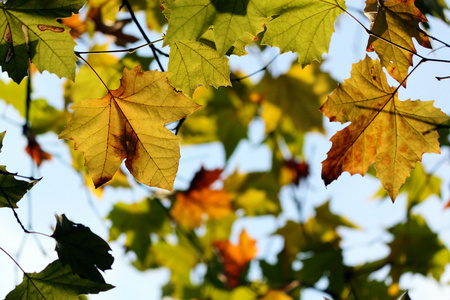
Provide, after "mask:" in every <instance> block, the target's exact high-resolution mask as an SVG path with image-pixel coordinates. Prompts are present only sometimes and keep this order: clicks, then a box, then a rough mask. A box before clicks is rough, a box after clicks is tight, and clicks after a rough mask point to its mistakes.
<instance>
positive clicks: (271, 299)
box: [260, 290, 293, 300]
mask: <svg viewBox="0 0 450 300" xmlns="http://www.w3.org/2000/svg"><path fill="white" fill-rule="evenodd" d="M260 300H293V298H292V297H291V296H289V295H288V294H286V293H285V292H284V291H281V290H270V291H269V292H268V293H267V294H265V295H264V297H262V298H260Z"/></svg>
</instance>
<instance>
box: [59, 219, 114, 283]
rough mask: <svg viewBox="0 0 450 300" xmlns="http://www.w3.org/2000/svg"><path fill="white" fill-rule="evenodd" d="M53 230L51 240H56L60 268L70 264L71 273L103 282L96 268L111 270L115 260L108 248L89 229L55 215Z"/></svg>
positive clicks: (105, 243) (106, 244)
mask: <svg viewBox="0 0 450 300" xmlns="http://www.w3.org/2000/svg"><path fill="white" fill-rule="evenodd" d="M56 221H57V222H56V228H55V231H54V232H53V234H52V237H53V238H54V239H55V240H56V252H58V257H59V260H60V261H61V264H62V265H64V266H65V265H67V264H68V265H70V268H71V269H72V271H73V273H75V274H78V275H80V276H81V277H82V278H87V279H89V280H91V281H95V282H100V283H105V280H104V279H103V276H102V275H101V274H100V272H99V271H98V269H100V270H102V271H105V270H107V269H111V265H112V263H113V261H114V257H112V255H111V254H110V253H109V251H111V248H110V247H109V245H108V243H107V242H105V241H104V240H103V239H102V238H100V237H99V236H98V235H96V234H94V233H93V232H92V231H91V230H90V229H89V227H86V226H84V225H83V224H77V223H73V222H72V221H70V220H69V219H67V217H66V216H65V215H64V214H62V215H61V216H59V215H56Z"/></svg>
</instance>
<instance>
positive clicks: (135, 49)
mask: <svg viewBox="0 0 450 300" xmlns="http://www.w3.org/2000/svg"><path fill="white" fill-rule="evenodd" d="M162 40H163V39H159V40H156V41H153V42H150V43H147V44H144V45H140V46H137V47H135V48H129V49H123V50H105V51H77V52H76V53H78V54H101V53H123V52H126V53H133V52H135V51H137V50H139V49H141V48H144V47H145V46H149V45H152V44H154V43H157V42H161V41H162ZM164 54H165V53H164Z"/></svg>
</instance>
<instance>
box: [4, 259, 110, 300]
mask: <svg viewBox="0 0 450 300" xmlns="http://www.w3.org/2000/svg"><path fill="white" fill-rule="evenodd" d="M113 287H114V286H112V285H110V284H105V283H99V282H94V281H91V280H88V279H83V278H81V277H79V276H78V275H75V274H73V272H72V270H71V268H70V267H69V266H65V267H63V266H62V264H61V262H60V261H59V260H55V261H54V262H52V263H51V264H49V265H48V266H47V267H46V268H45V269H44V270H42V271H41V272H39V273H27V274H25V275H24V276H23V281H22V283H21V284H20V285H18V286H16V288H15V289H14V290H12V291H11V292H10V293H9V294H8V295H7V296H6V299H5V300H31V299H33V300H40V299H46V300H61V299H64V300H76V299H78V295H80V294H98V293H99V292H103V291H107V290H110V289H112V288H113Z"/></svg>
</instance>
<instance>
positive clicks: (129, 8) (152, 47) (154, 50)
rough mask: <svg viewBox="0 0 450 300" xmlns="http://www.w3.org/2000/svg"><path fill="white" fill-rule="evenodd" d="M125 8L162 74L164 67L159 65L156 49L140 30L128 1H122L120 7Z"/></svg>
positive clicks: (142, 30)
mask: <svg viewBox="0 0 450 300" xmlns="http://www.w3.org/2000/svg"><path fill="white" fill-rule="evenodd" d="M124 6H125V7H126V8H127V9H128V12H129V13H130V16H131V19H133V22H134V23H135V24H136V26H137V28H138V29H139V31H140V32H141V34H142V36H143V38H144V39H145V41H146V42H147V43H148V45H149V46H150V49H151V50H152V52H153V56H154V57H155V60H156V62H157V63H158V66H159V68H160V69H161V72H164V67H163V66H162V64H161V61H160V60H159V57H158V54H157V53H156V52H157V51H156V48H155V46H154V45H153V43H152V41H150V39H149V38H148V36H147V34H146V33H145V31H144V29H142V27H141V24H139V21H138V20H137V18H136V15H135V14H134V11H133V8H132V7H131V5H130V2H128V0H122V6H121V7H120V8H122V7H124Z"/></svg>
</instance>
